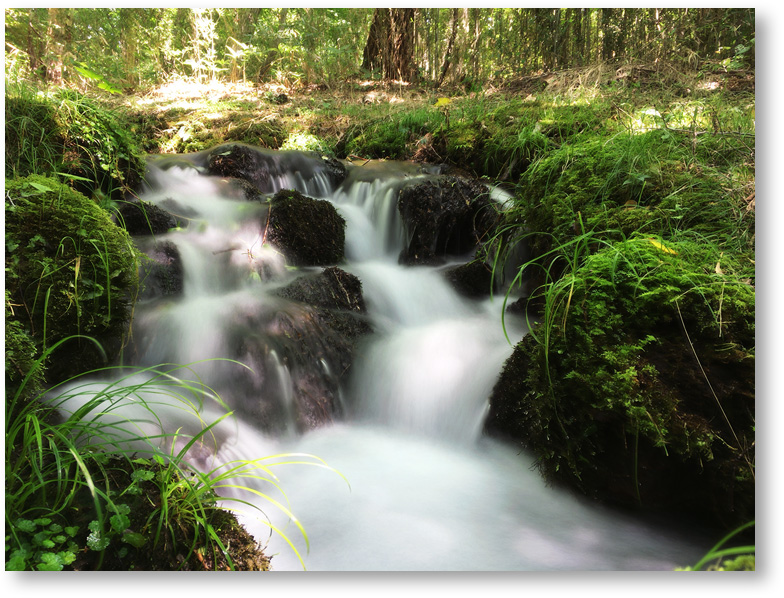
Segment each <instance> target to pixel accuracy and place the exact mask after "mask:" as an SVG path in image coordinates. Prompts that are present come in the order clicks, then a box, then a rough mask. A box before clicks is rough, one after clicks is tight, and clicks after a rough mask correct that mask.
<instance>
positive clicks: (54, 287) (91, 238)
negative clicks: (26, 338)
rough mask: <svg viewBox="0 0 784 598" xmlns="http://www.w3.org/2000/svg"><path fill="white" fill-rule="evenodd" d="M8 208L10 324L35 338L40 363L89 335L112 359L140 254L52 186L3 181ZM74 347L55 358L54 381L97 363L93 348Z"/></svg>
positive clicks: (102, 218) (39, 180)
mask: <svg viewBox="0 0 784 598" xmlns="http://www.w3.org/2000/svg"><path fill="white" fill-rule="evenodd" d="M5 202H6V203H5V213H6V237H5V242H6V286H7V289H8V292H9V293H10V296H11V301H12V304H13V305H14V315H13V316H12V321H15V322H18V323H19V324H20V325H21V327H22V329H23V330H24V331H25V332H26V333H27V334H29V335H30V336H31V337H32V338H33V339H34V341H35V344H36V347H37V349H38V356H40V355H41V353H42V352H43V351H44V350H45V349H46V348H47V347H51V346H53V345H54V344H55V343H56V342H58V341H60V340H62V339H64V338H66V337H69V336H73V335H86V336H90V337H93V338H95V339H96V340H98V341H99V342H100V343H101V344H102V345H103V346H104V349H105V350H106V352H107V353H108V354H109V357H110V358H112V357H113V356H114V355H116V354H117V352H118V351H119V349H120V348H121V345H122V338H123V335H124V332H125V328H126V326H127V323H128V319H129V317H130V310H131V308H132V305H133V300H134V298H135V294H136V290H137V287H138V274H137V252H136V250H135V249H134V246H133V244H132V242H131V240H130V237H129V236H128V234H127V233H126V232H125V231H124V230H122V229H120V228H119V227H117V226H116V225H115V224H114V223H112V221H111V220H110V218H109V216H108V214H107V213H106V212H105V211H103V210H102V209H101V208H100V207H98V206H97V205H96V204H95V203H94V202H92V201H91V200H89V199H87V198H86V197H85V196H84V195H82V194H81V193H79V192H77V191H74V190H73V189H71V188H69V187H68V186H66V185H63V184H62V183H60V182H58V181H57V180H55V179H51V178H45V177H41V176H30V177H26V178H21V179H13V180H9V181H6V199H5ZM73 342H74V345H75V346H74V347H70V345H69V347H70V348H69V350H68V351H61V352H60V354H58V356H57V359H56V362H57V369H56V371H52V372H51V373H52V375H53V376H54V377H59V376H62V375H69V374H75V373H77V372H78V371H84V370H86V369H91V368H92V367H95V366H98V365H100V364H101V360H100V359H99V356H98V355H96V354H95V351H94V349H92V347H93V345H92V343H85V342H77V341H73ZM77 346H78V348H77Z"/></svg>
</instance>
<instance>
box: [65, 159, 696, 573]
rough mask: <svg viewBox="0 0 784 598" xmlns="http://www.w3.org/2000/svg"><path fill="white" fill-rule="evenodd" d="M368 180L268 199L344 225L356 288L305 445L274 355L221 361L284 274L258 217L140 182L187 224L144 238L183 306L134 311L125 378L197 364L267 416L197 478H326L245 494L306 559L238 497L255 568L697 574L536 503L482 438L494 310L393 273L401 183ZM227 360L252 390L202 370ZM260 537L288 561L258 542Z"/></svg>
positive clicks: (213, 195) (167, 414)
mask: <svg viewBox="0 0 784 598" xmlns="http://www.w3.org/2000/svg"><path fill="white" fill-rule="evenodd" d="M379 177H380V178H378V179H375V178H373V180H369V181H368V180H362V177H359V178H358V179H357V180H351V179H349V181H348V183H346V184H344V185H343V186H342V187H340V188H338V189H337V190H334V192H333V191H329V192H327V190H328V186H327V185H326V184H325V183H324V180H323V179H319V180H318V181H317V182H316V183H314V184H311V183H310V182H309V181H307V180H305V179H304V178H303V177H302V176H301V175H299V176H293V175H292V176H291V177H288V178H287V177H278V179H276V182H275V186H276V188H282V187H296V188H298V189H299V190H301V191H303V192H305V193H307V194H310V195H311V196H313V197H323V198H326V199H329V200H331V201H332V202H333V203H334V204H335V205H336V207H337V208H338V210H339V212H340V213H341V214H342V215H343V217H344V218H345V220H346V222H347V230H346V255H347V263H345V264H341V267H342V268H344V269H345V270H347V271H349V272H351V273H353V274H355V275H356V276H357V277H358V278H359V279H360V280H361V282H362V288H363V295H364V298H365V302H366V304H367V308H368V312H369V317H370V320H371V323H372V324H373V328H374V333H373V334H372V335H371V336H370V337H369V338H367V339H366V340H364V341H362V343H361V345H360V349H359V350H358V352H357V355H356V358H355V362H354V365H353V366H352V375H351V377H350V380H349V381H348V383H346V384H345V385H344V387H343V388H342V389H341V402H342V405H343V407H344V410H345V416H344V417H343V419H342V421H339V422H338V423H335V424H333V425H328V426H325V427H322V428H320V429H316V430H313V431H309V432H306V433H296V432H294V431H293V426H292V425H291V420H292V419H293V418H291V417H290V410H291V408H292V407H291V402H292V381H291V376H290V372H289V369H288V367H287V365H286V364H285V363H284V361H283V360H282V359H281V357H280V356H279V355H278V354H277V353H276V352H275V351H274V350H272V351H268V352H267V353H266V354H265V356H264V358H263V359H261V358H259V357H258V355H256V354H255V353H252V352H247V355H246V354H239V355H234V354H233V353H232V351H233V350H234V347H235V345H236V344H237V340H236V335H237V329H240V330H243V329H246V331H247V334H249V335H250V334H257V332H256V329H255V328H253V327H252V326H250V325H248V322H256V321H258V320H259V318H261V316H260V315H259V314H262V315H263V314H265V313H267V312H270V311H274V309H277V308H278V307H279V306H280V305H281V301H282V300H281V299H279V298H275V297H273V296H271V295H270V294H269V292H270V291H271V290H273V289H274V288H276V287H279V286H281V285H282V284H285V283H286V282H288V281H290V280H291V279H293V277H295V276H297V275H298V274H299V273H297V272H294V273H292V272H288V271H287V270H286V268H285V264H284V263H283V261H282V257H281V256H280V254H278V253H277V252H276V251H275V249H274V248H271V247H269V246H268V245H264V244H262V235H263V230H262V228H261V225H260V224H259V218H258V214H259V210H260V209H261V208H262V207H263V206H261V204H254V203H250V202H246V201H245V200H244V199H241V198H238V197H237V196H236V193H235V192H234V191H232V190H231V189H230V188H228V187H227V186H226V185H225V184H224V183H223V182H222V181H221V180H220V179H215V178H209V177H205V176H203V175H201V174H199V173H198V172H197V171H196V170H195V169H184V170H183V169H179V168H171V169H169V170H167V171H155V173H154V177H152V178H154V180H155V181H156V183H155V185H154V186H153V188H152V189H151V190H150V191H149V192H148V193H147V194H146V195H145V197H144V199H146V200H148V201H152V202H154V203H157V204H159V205H161V206H163V207H166V208H168V209H170V210H171V211H173V212H177V211H178V210H179V211H180V212H181V213H183V214H187V217H188V219H189V222H190V223H189V226H188V227H187V228H184V229H182V230H177V231H173V232H170V233H168V234H166V235H162V236H160V239H159V240H170V241H172V242H173V243H175V244H176V245H177V247H178V248H179V250H180V254H181V256H182V260H183V269H184V272H185V281H184V282H185V284H184V294H183V296H182V297H180V298H177V299H169V300H166V301H154V302H150V303H149V304H148V305H145V304H141V305H139V306H138V307H137V310H136V311H137V313H136V323H135V335H136V336H137V337H138V338H137V339H136V346H137V347H138V348H139V349H138V351H139V353H138V355H136V357H135V359H136V360H137V361H136V362H137V363H138V364H140V365H144V366H150V365H154V364H157V363H191V362H197V361H198V362H201V363H199V364H198V365H195V366H193V367H192V371H193V372H194V373H195V375H198V376H199V377H200V378H201V379H202V380H203V381H204V382H205V383H206V384H208V385H212V382H213V381H217V382H216V386H217V387H219V388H218V390H220V387H225V388H228V389H234V390H235V391H236V389H237V388H247V389H250V390H248V391H246V392H245V395H246V396H242V397H236V396H230V397H229V398H226V400H227V402H229V408H232V409H234V408H235V407H237V406H238V405H239V404H240V403H242V402H244V401H247V402H251V401H253V400H255V399H256V398H258V397H255V396H247V395H253V394H254V393H264V394H265V395H269V396H264V397H263V398H264V399H265V400H268V401H273V402H275V403H276V404H277V405H278V406H279V408H280V412H281V413H283V414H284V416H283V418H282V421H281V422H278V424H277V427H276V428H275V429H273V430H269V429H267V430H266V431H264V432H262V431H261V430H260V429H259V428H258V426H255V425H253V423H252V421H251V420H250V419H248V418H245V417H238V418H230V419H226V420H224V421H222V422H221V423H220V425H218V426H217V427H216V428H215V430H214V434H215V439H216V443H217V450H216V451H209V450H208V449H207V448H205V447H201V448H200V449H198V450H197V449H194V450H192V451H191V453H190V454H189V459H190V460H191V462H192V463H193V465H194V466H195V467H198V468H200V469H202V470H204V471H208V470H211V469H213V468H214V467H216V466H218V465H220V464H221V463H225V462H229V461H232V460H236V459H248V460H252V459H258V458H261V457H265V456H267V455H273V454H280V453H289V452H291V453H308V454H312V455H316V456H318V457H319V458H320V459H323V460H324V461H325V462H326V463H327V464H328V465H329V466H330V467H332V468H334V469H335V470H337V471H339V472H340V474H338V473H336V472H335V471H333V470H330V469H328V468H323V467H318V466H314V465H296V464H294V465H281V466H278V467H275V468H274V471H275V474H276V475H277V476H278V477H279V486H280V488H281V489H282V490H283V491H284V492H285V496H284V495H283V494H281V493H279V492H278V491H277V490H276V489H275V488H274V487H272V486H271V485H269V484H264V483H259V484H258V485H257V486H256V489H257V490H259V491H261V492H265V493H270V496H274V497H275V499H276V500H280V501H282V502H283V503H284V504H288V505H289V508H290V509H291V512H292V513H293V514H294V515H295V516H296V517H297V518H298V520H299V521H300V522H301V524H302V526H303V527H304V529H305V532H306V534H307V539H308V541H309V549H308V547H307V545H306V542H305V539H304V537H303V536H302V534H301V533H300V532H299V530H298V529H297V528H296V526H295V525H294V524H293V523H292V522H291V521H290V518H289V517H288V515H286V514H285V513H284V512H282V511H281V510H280V509H277V508H275V507H274V506H272V505H271V504H270V503H269V502H268V501H266V500H265V499H259V498H258V497H255V496H254V495H253V494H250V493H240V494H239V495H241V496H242V497H243V498H244V499H247V500H252V501H256V502H257V503H258V505H259V507H260V508H261V509H262V510H263V511H264V512H265V514H266V515H267V516H268V517H269V519H268V520H266V519H265V518H264V517H259V513H258V512H257V511H254V510H253V509H250V508H243V509H242V510H241V512H240V513H239V516H240V519H241V521H242V522H243V523H244V524H245V525H246V526H247V527H248V529H249V530H250V531H251V532H252V533H253V534H254V535H255V536H256V537H257V539H258V540H259V541H261V542H262V543H263V544H265V546H266V548H265V551H266V552H267V553H268V554H269V555H271V556H273V559H272V568H273V569H275V570H289V569H291V570H301V569H302V563H301V562H300V560H299V558H298V556H297V553H299V555H300V556H301V558H302V559H303V561H304V565H305V566H306V567H307V569H309V570H332V571H350V570H397V571H404V570H432V571H444V570H463V571H469V570H496V571H515V570H607V569H609V570H621V569H622V570H639V569H665V570H667V569H672V568H674V567H676V566H683V565H688V564H690V563H692V562H694V561H695V560H697V559H698V558H699V557H700V556H701V555H702V553H703V552H704V549H705V548H706V547H705V546H704V545H699V546H695V545H692V544H691V543H690V542H689V541H688V540H685V539H684V538H683V537H680V536H679V535H677V534H675V533H674V532H673V531H672V530H664V529H660V528H656V527H653V526H649V525H647V524H645V523H643V522H641V521H637V520H634V519H631V518H628V517H626V516H624V515H621V514H619V513H615V512H612V511H609V510H605V509H602V508H598V507H596V506H595V505H588V504H586V503H585V502H584V501H581V500H580V499H578V498H576V497H574V496H572V495H570V494H568V493H565V492H563V491H560V490H557V489H555V488H552V487H547V486H545V484H544V482H543V481H542V479H541V477H540V475H539V473H538V472H537V471H536V470H535V469H533V468H532V464H533V458H532V457H531V456H530V455H527V454H525V453H520V452H518V451H517V450H516V449H514V448H512V447H508V446H505V445H503V444H501V443H499V442H497V441H494V440H492V439H489V438H486V437H483V436H482V432H481V431H482V425H483V419H484V416H485V412H486V410H487V400H488V396H489V395H490V392H491V390H492V388H493V385H494V383H495V381H496V379H497V377H498V374H499V373H500V371H501V368H502V366H503V363H504V361H505V360H506V359H507V358H508V357H509V355H510V354H511V352H512V346H511V345H510V344H509V342H508V341H507V339H506V337H505V335H504V329H503V326H502V323H501V300H500V299H498V298H497V299H496V300H495V301H491V300H489V299H487V300H482V301H474V300H468V299H465V298H462V297H460V296H458V294H457V293H456V292H455V291H454V290H453V289H452V288H451V287H450V286H449V285H448V284H447V282H446V281H445V279H444V277H443V276H442V273H441V272H440V271H439V269H437V268H431V267H404V266H400V265H398V264H397V255H398V253H399V251H400V249H401V247H402V244H403V243H404V241H405V234H404V231H403V230H402V225H401V223H400V220H399V216H398V214H397V209H396V205H395V197H396V189H397V188H398V186H399V184H400V181H401V180H402V179H404V178H409V177H411V172H410V171H409V170H400V171H399V172H398V173H397V174H395V172H394V171H393V172H383V173H381V174H380V175H379ZM365 178H367V177H365ZM273 190H274V189H273ZM261 262H263V263H264V264H265V265H267V266H268V267H269V268H271V271H272V272H274V274H275V275H274V276H272V277H271V278H270V279H269V280H262V279H261V278H260V277H259V276H258V275H257V272H258V266H259V264H260V263H261ZM243 327H245V328H243ZM230 330H231V331H233V332H232V333H231V334H230V332H229V331H230ZM507 332H508V333H509V338H511V339H512V340H513V342H516V341H517V340H519V339H520V338H521V337H522V335H523V334H524V332H525V331H524V329H523V327H522V324H521V323H520V322H515V321H514V320H512V321H509V319H507ZM232 335H233V336H232ZM229 356H231V357H233V358H236V359H238V360H239V361H243V363H244V364H245V365H247V366H248V367H249V368H251V369H252V372H251V370H248V369H243V368H242V366H239V365H237V364H235V363H227V362H212V361H203V360H212V359H216V358H217V359H220V358H225V357H229ZM322 365H323V366H324V367H327V366H326V364H325V363H324V364H322ZM240 376H242V378H240ZM240 379H241V380H242V384H240V383H239V380H240ZM234 380H237V381H238V382H237V383H236V384H234V383H233V382H232V381H234ZM101 384H102V383H98V382H96V383H95V384H91V385H90V386H88V387H84V388H80V389H78V390H74V391H72V392H73V394H74V396H73V398H72V399H70V401H69V403H68V404H67V405H66V408H67V409H68V408H70V409H73V408H74V407H76V406H78V405H80V404H83V403H84V401H86V400H87V399H88V398H89V397H90V393H91V392H96V390H97V389H99V388H100V386H101ZM230 395H231V393H230ZM224 398H225V397H224ZM160 400H162V401H166V399H165V398H161V399H160ZM232 401H234V402H235V403H236V404H232ZM135 409H138V407H137V406H136V405H134V404H127V405H123V406H122V407H121V408H120V409H119V410H118V411H117V412H116V416H117V417H118V418H122V417H132V415H131V414H133V413H134V410H135ZM221 413H222V410H221V408H220V407H219V406H218V405H217V404H214V403H210V402H209V401H208V403H207V406H206V407H204V409H203V414H204V416H205V419H207V420H209V418H217V417H219V416H220V414H221ZM160 415H161V418H160V420H161V422H162V425H163V428H164V430H163V431H165V432H173V431H175V430H177V429H180V428H184V429H185V430H186V431H187V430H188V429H189V428H188V426H192V427H193V426H195V427H196V428H197V427H198V426H196V423H195V422H194V420H193V417H192V415H191V414H189V413H188V412H187V410H185V409H180V408H178V407H177V406H176V405H169V404H167V405H165V406H163V407H162V408H161V413H160ZM150 426H151V428H150V429H151V430H153V429H156V426H158V424H157V422H153V423H151V424H150ZM156 431H157V430H156ZM196 432H197V430H196V429H193V430H192V433H196ZM148 433H149V432H148ZM305 460H306V459H305ZM240 483H245V484H253V482H249V481H248V480H240ZM227 492H228V491H227ZM287 501H288V502H287ZM226 504H227V506H229V507H232V506H235V507H236V506H237V505H236V504H234V503H230V502H227V503H226ZM270 524H272V525H274V526H275V527H277V528H278V529H279V530H280V531H281V532H283V533H284V534H285V535H286V537H287V538H288V539H289V540H290V541H291V542H292V543H293V544H294V547H295V549H296V552H295V550H294V549H292V547H291V546H289V544H288V543H287V542H286V541H285V540H284V539H283V538H282V536H281V535H280V534H278V533H270V527H269V525H270Z"/></svg>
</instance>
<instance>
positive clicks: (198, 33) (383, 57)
mask: <svg viewBox="0 0 784 598" xmlns="http://www.w3.org/2000/svg"><path fill="white" fill-rule="evenodd" d="M5 18H6V28H5V35H6V74H14V72H15V73H17V74H19V73H23V74H25V75H32V76H34V77H37V78H39V79H40V80H42V81H46V82H51V83H56V84H59V83H61V82H66V83H70V84H81V85H86V84H88V83H93V84H98V85H101V84H102V85H103V86H104V88H105V89H108V90H119V89H122V90H125V91H130V90H135V89H138V88H145V87H148V86H153V85H156V84H160V83H163V82H166V81H168V80H171V79H172V78H176V77H187V78H195V79H197V80H200V81H202V82H203V81H209V80H215V79H221V80H231V81H238V80H245V81H260V82H264V81H275V82H278V83H282V84H284V85H290V86H294V85H311V84H315V85H331V84H334V83H336V82H339V81H343V80H346V79H349V78H353V77H374V78H384V79H391V80H400V81H406V82H408V81H411V82H417V83H420V84H432V85H434V86H438V85H441V84H443V83H444V82H446V83H450V84H461V85H463V86H467V87H471V86H473V85H479V84H481V83H485V82H492V83H503V82H504V81H506V80H509V79H513V78H515V77H520V76H525V75H530V74H534V73H541V72H546V71H550V70H556V69H566V68H571V67H576V66H584V65H586V64H591V63H594V62H597V61H609V60H620V59H623V60H642V61H657V60H660V59H666V60H670V61H673V60H674V61H683V62H684V63H686V64H688V65H691V66H696V65H697V64H699V63H700V62H701V61H704V60H716V61H722V60H723V61H726V63H727V64H732V61H733V60H737V59H739V58H743V59H744V60H746V61H751V64H752V65H753V51H752V52H750V50H752V49H753V44H754V9H753V8H375V9H374V8H8V9H6V11H5ZM747 64H748V63H747ZM9 71H11V72H10V73H9Z"/></svg>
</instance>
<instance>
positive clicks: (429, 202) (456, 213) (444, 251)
mask: <svg viewBox="0 0 784 598" xmlns="http://www.w3.org/2000/svg"><path fill="white" fill-rule="evenodd" d="M398 209H399V211H400V215H401V217H402V219H403V222H404V224H405V226H406V229H407V232H408V236H409V239H410V240H409V242H408V246H407V247H405V248H404V249H403V251H402V252H401V254H400V258H399V261H400V263H401V264H439V263H443V261H444V257H445V256H447V255H461V254H464V253H467V252H468V251H470V250H471V249H473V248H474V247H475V246H476V245H477V244H478V243H479V242H481V241H482V240H483V239H485V238H486V237H487V236H488V235H489V234H490V233H491V231H492V229H493V227H494V226H495V224H496V221H497V212H496V209H495V206H494V204H493V202H492V200H491V199H490V194H489V192H488V190H487V187H485V186H484V185H482V184H481V183H480V182H478V181H475V180H471V179H465V178H461V177H456V176H440V177H437V178H434V179H430V180H427V181H425V182H423V183H419V184H416V185H411V186H408V187H405V188H404V189H403V190H401V192H400V198H399V200H398Z"/></svg>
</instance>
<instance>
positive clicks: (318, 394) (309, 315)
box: [269, 267, 372, 430]
mask: <svg viewBox="0 0 784 598" xmlns="http://www.w3.org/2000/svg"><path fill="white" fill-rule="evenodd" d="M276 294H277V295H278V296H281V297H284V298H286V299H289V300H291V301H297V302H300V303H302V304H303V305H302V309H303V310H304V311H303V312H300V313H301V314H302V315H301V317H292V315H291V313H292V312H290V311H282V312H279V313H278V314H277V315H276V318H275V320H274V325H272V326H270V327H269V329H270V330H275V331H276V332H277V338H278V339H279V343H280V344H279V347H280V349H279V351H280V354H281V355H282V357H283V360H284V362H285V363H286V364H288V365H289V368H290V372H291V380H292V386H293V391H294V401H295V404H296V418H297V426H298V428H299V429H300V430H305V429H312V428H315V427H318V426H321V425H324V424H326V423H329V422H331V421H333V420H334V419H335V418H336V417H337V416H339V415H341V414H342V407H341V405H340V400H339V399H340V397H339V392H340V387H341V385H342V383H343V382H344V381H345V379H346V376H347V375H348V373H349V372H350V369H351V364H352V363H353V361H354V355H355V351H356V347H357V343H358V342H359V341H360V339H362V338H363V337H364V336H365V335H367V334H370V333H371V332H372V329H371V327H370V326H369V324H368V322H367V320H366V319H365V315H366V310H365V301H364V298H363V296H362V283H361V282H360V281H359V279H358V278H357V277H356V276H354V275H353V274H349V273H348V272H345V271H344V270H341V269H340V268H335V267H332V268H326V269H325V270H324V271H322V272H321V273H318V274H306V275H305V276H301V277H299V278H298V279H296V280H295V281H294V282H292V283H291V284H289V285H288V286H286V287H284V288H282V289H280V290H278V291H277V292H276ZM284 339H285V340H284Z"/></svg>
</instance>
